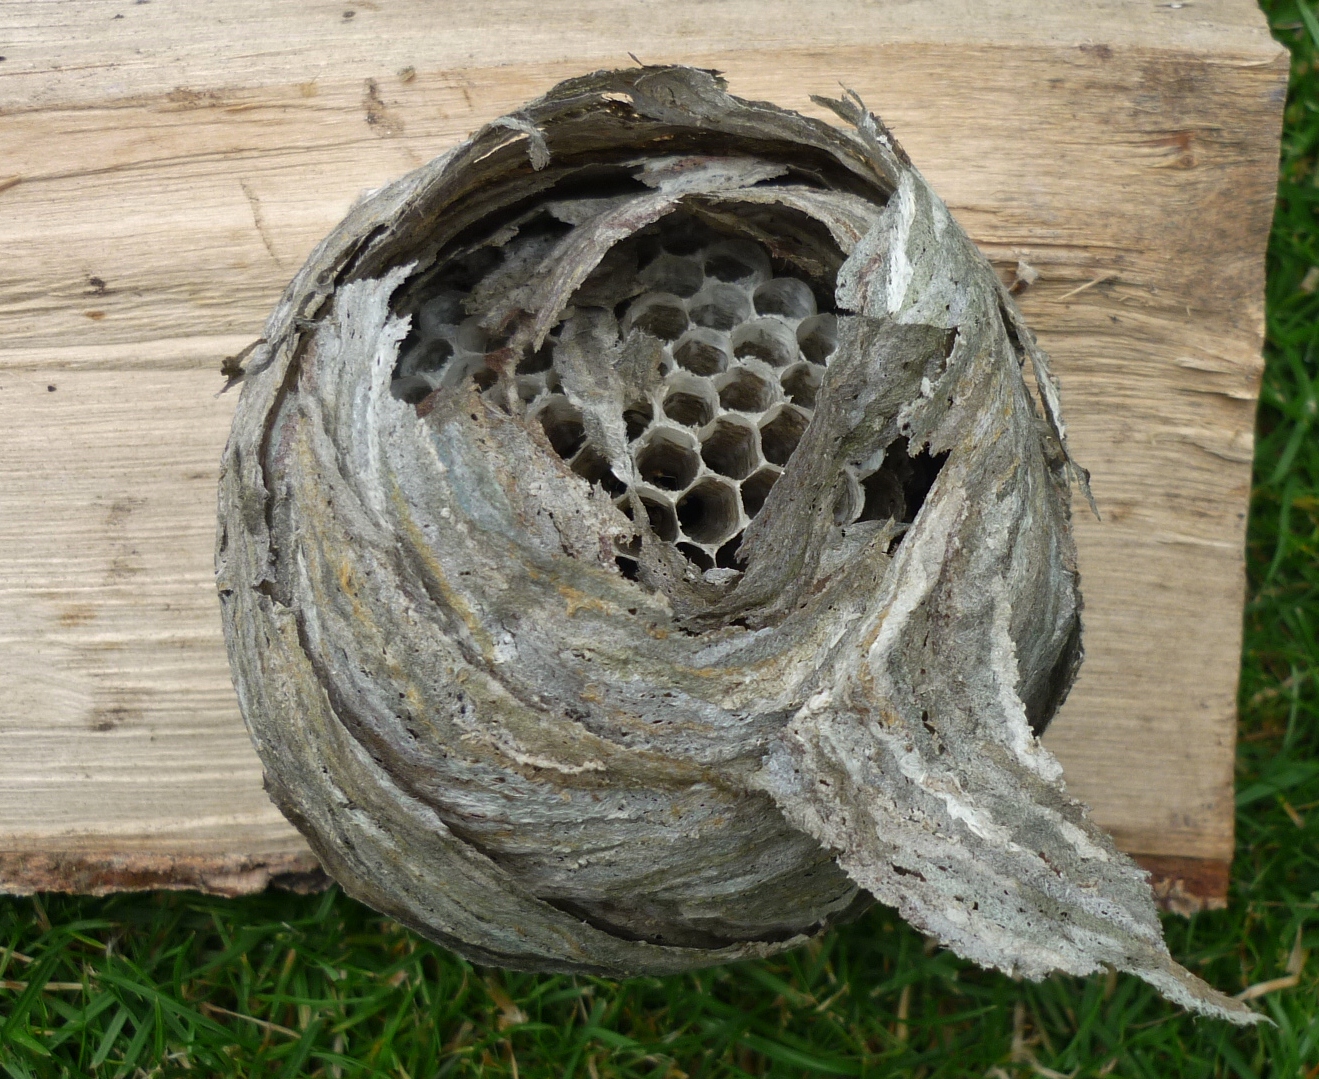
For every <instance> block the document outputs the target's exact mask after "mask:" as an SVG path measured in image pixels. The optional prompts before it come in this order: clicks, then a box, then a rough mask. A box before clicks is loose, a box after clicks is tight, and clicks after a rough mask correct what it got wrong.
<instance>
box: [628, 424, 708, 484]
mask: <svg viewBox="0 0 1319 1079" xmlns="http://www.w3.org/2000/svg"><path fill="white" fill-rule="evenodd" d="M636 464H637V472H638V473H640V475H641V478H642V479H643V480H645V481H646V482H647V483H652V484H654V485H655V486H656V487H661V488H663V489H664V490H666V491H681V490H682V489H683V488H684V487H686V486H687V485H688V484H689V483H691V482H692V480H694V479H696V474H697V473H698V472H700V470H701V459H700V458H699V457H698V456H697V455H696V450H695V448H693V446H692V439H691V436H690V435H685V434H683V433H681V432H679V431H675V430H673V429H672V428H668V427H658V428H656V429H655V430H653V431H651V432H650V434H649V435H648V436H647V438H646V444H645V445H644V446H643V447H642V448H641V449H640V450H638V451H637V455H636Z"/></svg>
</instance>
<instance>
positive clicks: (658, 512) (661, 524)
mask: <svg viewBox="0 0 1319 1079" xmlns="http://www.w3.org/2000/svg"><path fill="white" fill-rule="evenodd" d="M640 498H641V506H642V508H643V509H644V510H645V511H646V520H647V521H648V522H649V523H650V530H651V531H652V532H654V533H655V535H656V536H657V537H658V538H659V539H662V540H663V541H664V542H665V543H672V542H673V541H674V540H676V539H677V538H678V516H677V514H675V513H674V512H673V507H672V506H671V505H669V503H668V500H667V499H665V498H664V496H663V495H659V494H656V493H650V492H647V493H645V494H642V495H640Z"/></svg>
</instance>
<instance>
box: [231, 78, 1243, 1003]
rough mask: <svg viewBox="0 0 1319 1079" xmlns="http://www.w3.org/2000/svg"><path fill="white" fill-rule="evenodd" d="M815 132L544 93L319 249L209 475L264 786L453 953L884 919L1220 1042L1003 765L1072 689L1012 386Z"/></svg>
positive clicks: (880, 198) (612, 960) (651, 965)
mask: <svg viewBox="0 0 1319 1079" xmlns="http://www.w3.org/2000/svg"><path fill="white" fill-rule="evenodd" d="M828 104H830V105H831V106H832V107H833V108H834V109H835V111H836V112H838V113H839V114H840V116H841V117H842V118H843V119H844V120H845V121H847V122H848V123H849V124H850V125H851V127H850V129H848V130H841V129H837V128H834V127H831V126H829V125H826V124H823V123H820V122H818V121H815V120H810V119H807V118H804V117H802V116H799V115H797V114H794V113H789V112H785V111H782V110H779V109H777V108H774V107H773V106H770V105H766V104H763V103H756V102H747V101H742V100H739V99H737V98H734V97H731V96H730V95H728V94H727V93H726V92H725V91H724V88H723V85H722V83H721V82H720V80H719V79H718V77H717V76H716V75H714V74H713V73H710V72H704V71H698V70H694V69H690V68H653V67H639V68H636V69H632V70H628V71H615V72H601V73H597V74H595V75H592V76H587V77H585V78H582V79H576V80H571V81H569V82H566V83H563V84H560V85H559V86H558V87H556V88H555V89H554V90H552V91H551V92H550V93H549V94H547V95H546V96H545V97H543V98H541V99H539V100H538V101H536V102H533V103H531V104H530V105H528V106H527V107H526V108H525V109H523V110H521V111H520V112H518V113H517V114H515V115H513V116H509V117H505V118H502V119H501V120H499V121H496V122H495V123H494V124H491V125H489V126H487V127H486V128H483V129H482V130H481V131H479V132H478V133H477V134H476V135H474V136H473V137H472V138H471V139H470V140H469V141H468V142H466V143H464V144H463V145H462V146H460V147H458V148H457V149H455V150H453V151H452V152H450V153H449V154H447V155H445V156H444V157H442V158H440V159H438V160H437V161H435V162H432V163H431V164H429V165H427V166H425V167H423V168H422V169H419V170H417V171H416V172H414V173H412V174H410V175H408V176H406V177H404V178H402V179H401V180H399V181H397V182H396V183H394V184H391V185H390V186H389V187H387V188H385V189H383V190H382V191H380V192H378V193H377V194H375V195H374V196H372V197H371V198H369V199H367V200H366V201H364V202H363V203H361V204H360V205H359V206H357V207H356V208H355V209H354V210H353V212H352V213H351V214H350V215H349V217H348V218H347V219H346V220H345V221H344V222H343V224H342V225H340V226H339V228H338V229H336V230H335V232H334V233H332V234H331V235H330V236H329V237H328V238H327V239H326V240H325V241H324V242H323V243H322V244H321V245H320V247H319V248H318V249H317V251H316V252H315V253H314V254H313V256H312V257H311V259H310V260H309V261H308V263H307V265H306V266H305V267H304V268H303V270H302V271H301V272H300V273H299V274H298V276H297V278H295V280H294V281H293V283H292V284H291V285H290V286H289V289H288V290H287V292H286V293H285V295H284V297H283V299H282V300H281V302H280V305H279V307H278V308H277V309H276V311H275V312H274V314H273V315H272V316H271V319H270V322H269V323H268V326H267V330H266V333H265V343H264V344H263V345H262V346H261V348H260V349H259V350H258V351H257V353H256V354H255V355H254V357H253V359H252V361H251V362H250V364H249V369H248V375H247V378H246V384H245V386H244V391H243V397H242V401H241V403H240V406H239V410H238V414H237V416H236V418H235V423H234V429H233V434H232V437H231V439H230V442H229V445H228V447H227V449H226V452H225V459H224V471H223V476H222V480H221V495H220V531H219V539H218V547H217V576H218V582H219V589H220V596H221V602H222V608H223V612H224V622H225V631H226V639H227V642H228V647H229V654H230V660H231V664H232V667H233V671H234V678H235V684H236V686H237V688H238V693H239V699H240V703H241V706H242V710H243V714H244V716H245V718H246V720H247V723H248V725H249V728H250V730H251V732H252V736H253V739H254V741H255V743H256V746H257V749H258V751H259V753H260V755H261V758H262V760H263V762H264V765H265V768H266V782H267V788H268V790H269V791H270V793H271V796H272V797H273V798H274V799H275V801H276V802H277V804H279V806H280V807H281V809H282V810H283V811H284V812H285V813H286V814H287V815H288V816H289V818H290V819H291V820H293V821H294V823H295V824H297V826H298V827H299V828H300V829H301V830H302V831H303V833H304V834H305V835H306V836H307V838H308V840H309V841H310V842H311V844H312V846H313V848H314V849H315V851H316V853H317V854H318V856H319V857H320V858H321V859H322V861H323V862H324V864H325V865H326V868H327V869H328V870H329V871H330V872H331V873H332V874H333V875H334V876H335V877H336V878H337V879H338V880H339V881H340V882H341V883H342V884H343V885H344V887H345V888H346V889H347V890H348V891H349V892H350V893H352V894H353V895H356V896H358V897H359V898H361V899H363V900H365V901H366V902H368V903H370V904H372V905H373V906H375V907H377V908H378V909H381V910H384V911H387V912H389V913H390V914H392V915H393V916H395V917H397V918H399V919H400V920H401V921H403V922H405V923H406V924H408V925H410V926H413V927H414V928H416V929H417V930H418V931H419V932H422V933H423V934H425V935H427V936H429V937H431V938H432V939H435V940H438V941H440V942H441V943H444V944H446V945H448V946H450V947H452V948H454V949H455V950H457V951H460V952H462V953H463V954H465V955H467V956H469V957H471V958H473V959H475V960H478V961H482V962H488V963H496V964H502V965H507V966H513V967H520V968H524V969H556V970H564V969H572V970H583V971H591V972H596V973H603V974H611V975H620V974H631V973H641V972H647V973H670V972H675V971H680V970H685V969H690V968H692V967H696V966H702V965H707V964H711V963H717V962H724V961H727V960H731V959H737V958H742V957H747V956H757V955H767V954H770V953H773V952H775V951H779V950H781V949H783V948H788V947H792V946H794V945H795V944H798V943H800V942H801V941H802V940H804V939H806V938H807V937H808V936H810V935H811V934H814V933H818V932H820V931H821V930H823V929H824V928H826V927H827V926H829V925H831V924H836V923H838V922H840V921H842V920H845V919H848V918H851V917H854V916H855V915H856V914H857V913H859V912H860V911H861V910H863V909H864V908H865V907H866V906H867V905H868V904H869V903H870V902H872V901H873V899H879V900H881V901H883V902H886V903H890V904H892V905H894V906H896V907H897V908H898V909H899V910H900V911H901V912H902V914H903V915H904V916H905V917H906V918H907V919H908V920H909V921H911V922H912V923H913V924H914V925H916V926H918V927H919V928H921V929H922V930H924V931H926V932H928V933H932V934H934V935H936V936H937V937H938V938H939V939H940V940H942V941H943V942H944V943H946V944H947V945H948V946H950V947H951V948H953V949H954V950H955V951H957V952H958V953H959V954H961V955H963V956H967V957H969V958H971V959H974V960H976V961H977V962H980V963H982V964H985V965H988V966H994V967H998V968H1000V969H1004V970H1009V971H1012V972H1014V973H1018V974H1022V975H1025V976H1028V977H1041V976H1043V975H1044V974H1046V973H1048V972H1050V971H1052V970H1066V971H1070V972H1073V973H1088V972H1090V971H1093V970H1096V969H1098V967H1099V966H1100V965H1103V964H1108V965H1112V966H1116V967H1118V968H1120V969H1124V970H1130V971H1132V972H1134V973H1137V974H1139V975H1140V976H1141V977H1143V978H1145V979H1146V980H1147V981H1150V982H1152V983H1153V984H1155V985H1156V986H1158V987H1159V988H1160V989H1161V990H1162V991H1163V992H1164V993H1166V994H1167V995H1169V996H1170V997H1172V998H1173V999H1175V1000H1178V1001H1179V1002H1181V1003H1183V1004H1186V1005H1187V1006H1190V1007H1193V1008H1197V1009H1199V1010H1201V1011H1205V1012H1208V1013H1211V1014H1217V1015H1224V1016H1227V1017H1229V1018H1233V1019H1235V1020H1237V1021H1250V1020H1252V1019H1253V1018H1255V1015H1254V1013H1253V1012H1250V1011H1249V1010H1248V1009H1245V1008H1244V1007H1243V1006H1241V1005H1239V1004H1237V1003H1235V1002H1233V1001H1230V1000H1227V999H1226V998H1224V997H1222V996H1221V995H1220V994H1217V993H1216V992H1215V991H1214V990H1212V989H1210V988H1209V987H1208V986H1206V985H1204V983H1202V982H1200V981H1199V980H1198V979H1196V978H1194V977H1193V976H1192V975H1190V974H1189V973H1187V972H1186V971H1184V970H1183V969H1182V968H1181V967H1179V966H1177V964H1176V963H1174V962H1173V961H1172V959H1171V958H1170V957H1169V955H1168V953H1167V950H1166V948H1165V946H1164V944H1163V941H1162V937H1161V934H1160V930H1159V925H1158V921H1157V917H1156V915H1155V913H1154V906H1153V902H1152V897H1151V896H1150V892H1149V887H1148V885H1147V883H1146V881H1145V879H1144V877H1143V874H1141V872H1140V871H1139V870H1138V869H1137V868H1136V867H1135V866H1134V865H1133V864H1132V863H1131V862H1130V860H1129V859H1127V858H1126V857H1125V856H1123V855H1122V854H1120V853H1119V852H1118V851H1117V850H1116V849H1115V848H1114V847H1113V845H1112V842H1111V840H1110V839H1109V838H1108V837H1107V836H1106V835H1105V834H1104V833H1103V832H1102V831H1101V830H1099V829H1098V828H1096V827H1095V826H1094V825H1093V824H1092V823H1091V822H1090V821H1089V820H1088V818H1087V816H1086V814H1085V811H1084V809H1083V807H1082V806H1080V805H1079V804H1078V803H1076V802H1074V801H1072V800H1070V799H1069V798H1068V797H1067V796H1066V794H1065V793H1064V790H1063V786H1062V782H1061V769H1060V768H1059V766H1058V764H1057V761H1056V760H1055V759H1054V758H1053V757H1052V755H1051V754H1049V752H1048V751H1047V750H1046V749H1044V748H1043V746H1042V745H1041V744H1040V743H1039V741H1038V738H1037V736H1038V734H1039V733H1040V732H1041V731H1042V730H1043V729H1044V727H1045V726H1046V725H1047V723H1048V722H1049V719H1050V718H1051V717H1052V716H1053V714H1054V713H1055V711H1056V710H1057V708H1058V706H1059V704H1060V703H1061V701H1062V699H1063V698H1064V697H1065V695H1066V692H1067V690H1068V688H1069V687H1070V685H1071V682H1072V680H1073V678H1074V677H1075V673H1076V669H1077V667H1078V665H1079V662H1080V656H1081V649H1080V620H1079V609H1080V597H1079V591H1078V583H1077V576H1076V570H1075V552H1074V547H1073V543H1072V538H1071V531H1070V521H1069V510H1068V497H1069V495H1068V482H1069V478H1073V477H1074V478H1081V474H1080V472H1079V470H1077V469H1075V466H1074V465H1072V463H1071V461H1070V458H1069V457H1068V454H1067V450H1066V446H1065V441H1064V435H1063V428H1062V424H1061V420H1060V419H1059V415H1058V405H1057V395H1056V390H1055V387H1054V384H1053V382H1052V380H1051V379H1050V376H1049V373H1048V368H1047V360H1046V357H1045V356H1044V354H1043V353H1042V352H1041V351H1040V350H1039V348H1038V347H1037V346H1036V344H1035V342H1034V338H1033V337H1032V335H1031V334H1030V332H1029V330H1028V329H1027V328H1026V327H1025V326H1024V325H1023V324H1022V322H1021V320H1020V317H1019V315H1018V313H1017V310H1016V308H1015V305H1014V304H1013V302H1012V300H1011V298H1010V297H1009V296H1008V294H1007V292H1006V290H1005V289H1004V288H1003V287H1002V286H1001V285H1000V284H999V282H998V280H997V278H996V277H995V275H994V273H993V271H992V269H991V268H990V267H989V266H988V264H987V263H986V262H985V261H984V260H983V258H981V256H980V255H979V253H978V252H977V251H976V250H975V248H974V246H973V245H972V244H971V243H970V241H969V240H968V239H967V238H966V236H965V235H964V234H963V232H962V231H961V229H960V228H959V227H958V226H957V224H956V223H955V222H954V221H953V220H952V218H951V217H950V215H949V214H948V212H947V210H946V208H945V207H944V206H943V204H942V203H941V202H940V201H939V199H938V198H937V196H935V195H934V194H933V192H932V191H931V190H930V189H929V187H928V186H927V185H926V184H925V182H924V180H923V179H922V178H921V176H920V174H919V173H918V172H917V171H916V170H915V169H914V168H913V167H912V166H911V164H910V162H909V161H908V160H907V158H906V156H905V155H904V154H903V153H902V151H901V150H900V149H899V148H898V147H897V146H896V144H895V143H894V142H893V140H892V138H891V136H890V135H889V134H888V132H887V131H886V130H885V128H884V127H883V125H882V124H880V123H879V121H878V120H876V119H875V118H874V117H873V116H872V115H871V114H869V113H868V112H866V111H865V110H864V109H863V108H862V107H861V106H860V104H859V102H857V101H855V100H851V99H848V100H844V101H841V102H829V103H828ZM1023 372H1026V373H1027V374H1028V375H1029V382H1030V385H1029V386H1028V381H1027V378H1024V377H1023ZM1083 482H1084V480H1083V478H1082V483H1083Z"/></svg>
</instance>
